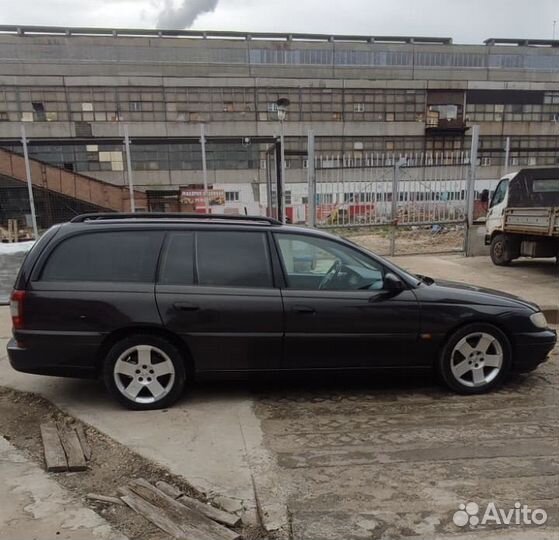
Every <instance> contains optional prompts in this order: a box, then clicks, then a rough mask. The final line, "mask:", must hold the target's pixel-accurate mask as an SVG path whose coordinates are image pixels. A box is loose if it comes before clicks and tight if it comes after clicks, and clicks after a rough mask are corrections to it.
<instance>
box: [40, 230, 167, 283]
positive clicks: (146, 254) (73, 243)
mask: <svg viewBox="0 0 559 540" xmlns="http://www.w3.org/2000/svg"><path fill="white" fill-rule="evenodd" d="M161 239H162V234H161V233H160V232H156V231H122V232H99V233H88V234H82V235H79V236H73V237H71V238H68V239H67V240H64V241H63V242H62V243H61V244H59V245H58V246H57V247H56V248H55V250H54V252H53V253H52V254H51V255H50V257H49V258H48V259H47V262H46V264H45V266H44V268H43V271H42V274H41V277H40V279H41V280H42V281H113V282H114V281H122V282H151V281H153V280H154V278H155V267H156V264H157V257H158V256H159V248H160V245H161Z"/></svg>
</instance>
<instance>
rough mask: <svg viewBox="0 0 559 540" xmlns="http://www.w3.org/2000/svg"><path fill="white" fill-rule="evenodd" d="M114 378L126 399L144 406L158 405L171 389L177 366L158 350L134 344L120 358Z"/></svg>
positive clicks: (151, 346)
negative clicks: (148, 404) (156, 403)
mask: <svg viewBox="0 0 559 540" xmlns="http://www.w3.org/2000/svg"><path fill="white" fill-rule="evenodd" d="M113 378H114V381H115V384H116V387H117V388H118V390H119V392H120V393H121V394H122V395H123V396H124V397H125V398H126V399H129V400H130V401H133V402H134V403H141V404H147V403H155V402H156V401H159V400H161V399H163V398H164V397H165V396H166V395H167V394H168V393H169V392H170V391H171V390H172V388H173V384H174V382H175V367H174V365H173V362H172V361H171V359H170V358H169V356H168V355H167V354H166V353H165V352H163V351H162V350H161V349H159V348H158V347H154V346H153V345H135V346H134V347H130V348H129V349H127V350H126V351H124V352H123V353H122V354H121V355H120V356H119V357H118V359H117V360H116V362H115V364H114V368H113Z"/></svg>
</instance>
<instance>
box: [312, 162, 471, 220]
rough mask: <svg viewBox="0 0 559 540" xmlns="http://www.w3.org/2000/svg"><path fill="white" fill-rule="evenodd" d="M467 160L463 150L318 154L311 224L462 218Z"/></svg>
mask: <svg viewBox="0 0 559 540" xmlns="http://www.w3.org/2000/svg"><path fill="white" fill-rule="evenodd" d="M469 164H470V157H469V154H468V153H467V152H452V153H434V154H423V153H417V154H413V155H397V154H371V155H367V156H364V157H361V158H359V159H348V158H344V157H341V156H321V157H320V158H319V159H317V160H315V167H316V220H315V221H316V224H317V226H320V227H356V226H371V225H387V224H397V225H433V224H444V223H460V222H464V220H465V219H466V198H467V179H468V174H469V170H470V167H469Z"/></svg>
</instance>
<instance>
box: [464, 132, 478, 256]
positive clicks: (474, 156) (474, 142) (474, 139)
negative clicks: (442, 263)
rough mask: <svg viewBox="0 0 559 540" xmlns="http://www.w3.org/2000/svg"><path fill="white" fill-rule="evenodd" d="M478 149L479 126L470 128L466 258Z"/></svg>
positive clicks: (472, 216) (472, 215)
mask: <svg viewBox="0 0 559 540" xmlns="http://www.w3.org/2000/svg"><path fill="white" fill-rule="evenodd" d="M478 147H479V126H477V125H476V126H472V145H471V149H470V171H469V172H470V174H469V175H468V189H467V193H466V211H467V222H466V238H465V240H466V249H465V252H466V257H469V256H470V244H471V242H470V237H471V234H472V228H473V224H474V198H475V183H476V176H477V152H478Z"/></svg>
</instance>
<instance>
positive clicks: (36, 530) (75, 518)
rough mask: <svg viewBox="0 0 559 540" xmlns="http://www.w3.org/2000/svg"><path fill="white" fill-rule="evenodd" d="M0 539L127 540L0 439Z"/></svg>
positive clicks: (20, 453)
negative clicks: (0, 480) (0, 479)
mask: <svg viewBox="0 0 559 540" xmlns="http://www.w3.org/2000/svg"><path fill="white" fill-rule="evenodd" d="M0 478H2V482H0V540H13V539H14V538H43V539H45V540H54V539H55V538H56V539H59V540H127V539H126V537H125V536H124V535H122V534H121V533H119V532H118V531H116V530H115V529H114V528H113V527H111V526H110V525H109V523H107V522H106V521H105V520H104V519H103V518H102V517H101V516H99V515H98V514H96V513H95V512H94V511H93V510H91V509H90V508H87V507H86V506H84V505H83V503H82V502H81V501H80V500H79V499H78V498H76V497H75V496H74V495H72V494H71V493H70V492H69V491H67V490H65V489H64V488H63V487H61V486H60V485H59V484H58V483H57V482H56V481H54V480H53V479H51V477H50V476H49V475H48V474H47V473H46V472H44V471H43V470H41V469H40V468H39V466H38V465H36V464H35V463H32V462H30V461H28V460H27V458H26V457H25V456H24V454H23V453H22V452H21V451H19V450H17V449H16V448H14V447H13V446H12V445H11V444H9V443H8V442H7V441H6V439H4V438H3V437H0Z"/></svg>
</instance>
